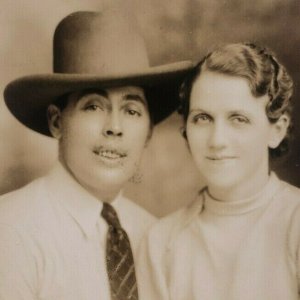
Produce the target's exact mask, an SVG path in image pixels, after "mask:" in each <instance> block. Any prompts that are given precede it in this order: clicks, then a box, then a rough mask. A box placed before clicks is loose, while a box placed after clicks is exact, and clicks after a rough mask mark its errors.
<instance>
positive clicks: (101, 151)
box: [93, 147, 127, 161]
mask: <svg viewBox="0 0 300 300" xmlns="http://www.w3.org/2000/svg"><path fill="white" fill-rule="evenodd" d="M93 153H94V154H96V155H97V156H99V157H100V158H103V159H105V160H110V161H119V160H122V159H123V158H125V157H126V156H127V153H126V151H123V150H120V149H116V148H106V147H95V148H94V149H93Z"/></svg>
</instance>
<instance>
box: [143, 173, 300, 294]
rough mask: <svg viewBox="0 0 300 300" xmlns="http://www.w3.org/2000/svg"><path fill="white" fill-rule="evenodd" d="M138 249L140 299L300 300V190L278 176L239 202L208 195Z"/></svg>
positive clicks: (203, 194)
mask: <svg viewBox="0 0 300 300" xmlns="http://www.w3.org/2000/svg"><path fill="white" fill-rule="evenodd" d="M140 250H141V251H140V257H139V261H138V270H139V277H138V278H140V286H139V287H140V294H141V299H143V300H153V299H159V300H164V299H170V300H187V299H189V300H193V299H203V300H223V299H224V300H225V299H226V300H241V299H243V300H253V299H256V300H268V299H270V300H276V299H278V300H282V299H289V300H293V299H295V300H296V299H300V298H299V293H298V292H299V286H300V279H299V274H300V189H298V188H296V187H293V186H291V185H289V184H288V183H286V182H283V181H280V180H279V179H278V178H277V177H276V175H275V174H272V175H271V176H270V179H269V181H268V183H267V184H266V186H265V187H264V188H263V190H262V191H260V192H259V193H257V194H256V195H254V196H253V197H251V198H248V199H244V200H240V201H236V202H222V201H218V200H215V199H213V198H212V197H210V196H209V194H208V193H207V191H206V190H205V189H204V190H203V191H202V192H201V193H200V195H199V197H198V199H196V201H195V202H194V203H192V204H191V205H189V206H188V207H186V208H184V209H181V210H179V211H177V212H176V213H174V214H172V215H170V216H168V217H166V218H164V219H162V220H161V221H159V222H158V223H157V224H156V225H155V226H154V227H153V228H152V229H151V230H150V232H149V234H148V236H147V239H145V240H144V243H143V246H142V248H141V249H140Z"/></svg>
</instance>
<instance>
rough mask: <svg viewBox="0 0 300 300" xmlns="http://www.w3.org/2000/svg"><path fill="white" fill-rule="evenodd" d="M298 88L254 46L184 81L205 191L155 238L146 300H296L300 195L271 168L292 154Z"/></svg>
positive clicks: (148, 244) (148, 253) (218, 56)
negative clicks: (291, 134) (294, 92)
mask: <svg viewBox="0 0 300 300" xmlns="http://www.w3.org/2000/svg"><path fill="white" fill-rule="evenodd" d="M292 90H293V84H292V79H291V78H290V77H289V75H288V74H287V72H286V70H285V68H284V67H283V66H282V65H281V64H280V63H279V62H278V61H277V59H276V58H275V56H274V55H273V54H272V53H271V52H269V51H268V50H266V49H263V48H260V47H258V46H256V45H253V44H231V45H227V46H224V47H222V48H219V49H217V50H216V51H214V52H212V53H210V54H209V55H208V56H206V57H205V58H204V59H203V60H202V61H201V62H200V63H199V64H198V65H197V66H196V68H195V69H194V71H193V72H192V73H191V74H190V75H189V77H188V78H187V79H186V80H185V82H184V84H183V86H182V89H181V99H182V107H181V113H182V114H183V118H184V122H185V129H184V132H183V133H184V136H185V137H186V139H187V144H188V146H189V149H190V152H191V154H192V157H193V159H194V161H195V164H196V166H197V167H198V169H199V172H200V173H201V175H202V176H203V178H205V181H206V184H207V186H206V187H205V188H204V189H203V190H202V191H201V192H200V193H199V197H198V198H197V199H196V200H195V201H194V203H192V204H191V205H189V206H188V207H186V208H184V209H182V210H180V211H178V212H176V213H174V214H172V215H170V216H168V217H166V218H164V219H163V220H161V221H160V222H159V223H158V224H157V225H156V226H155V227H154V228H153V229H152V230H151V231H150V233H149V235H148V237H147V240H146V241H145V243H144V245H143V248H142V249H141V256H140V262H139V269H140V273H141V274H140V278H144V280H145V281H146V282H147V284H145V285H144V286H143V287H142V288H141V291H143V293H144V295H143V296H144V297H143V298H142V299H171V300H192V299H204V300H222V299H228V300H241V299H242V300H250V299H251V300H253V299H256V300H257V299H259V300H266V299H272V300H275V299H278V300H279V299H280V300H282V299H289V300H290V299H299V292H298V291H299V285H300V190H299V189H297V188H296V187H293V186H291V185H289V184H288V183H286V182H283V181H281V180H279V179H278V177H277V176H276V174H275V173H274V172H272V171H270V167H269V158H272V157H278V156H281V155H282V154H284V153H285V152H286V151H287V149H288V138H289V131H290V128H291V116H290V112H291V102H290V100H291V96H292Z"/></svg>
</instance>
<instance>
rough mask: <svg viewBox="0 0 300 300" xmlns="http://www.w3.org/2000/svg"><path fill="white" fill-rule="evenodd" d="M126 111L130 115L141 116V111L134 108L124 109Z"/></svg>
mask: <svg viewBox="0 0 300 300" xmlns="http://www.w3.org/2000/svg"><path fill="white" fill-rule="evenodd" d="M126 113H127V114H129V115H130V116H137V117H140V116H141V113H140V112H139V111H137V110H135V109H126Z"/></svg>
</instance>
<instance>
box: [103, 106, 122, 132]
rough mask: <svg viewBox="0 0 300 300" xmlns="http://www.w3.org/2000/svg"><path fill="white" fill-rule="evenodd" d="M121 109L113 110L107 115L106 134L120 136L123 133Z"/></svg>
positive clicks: (104, 130)
mask: <svg viewBox="0 0 300 300" xmlns="http://www.w3.org/2000/svg"><path fill="white" fill-rule="evenodd" d="M121 123H122V122H121V116H120V111H118V110H115V109H113V110H111V111H110V112H109V114H107V116H106V122H105V125H104V128H103V134H104V135H105V136H118V137H121V136H122V135H123V129H122V124H121Z"/></svg>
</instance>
